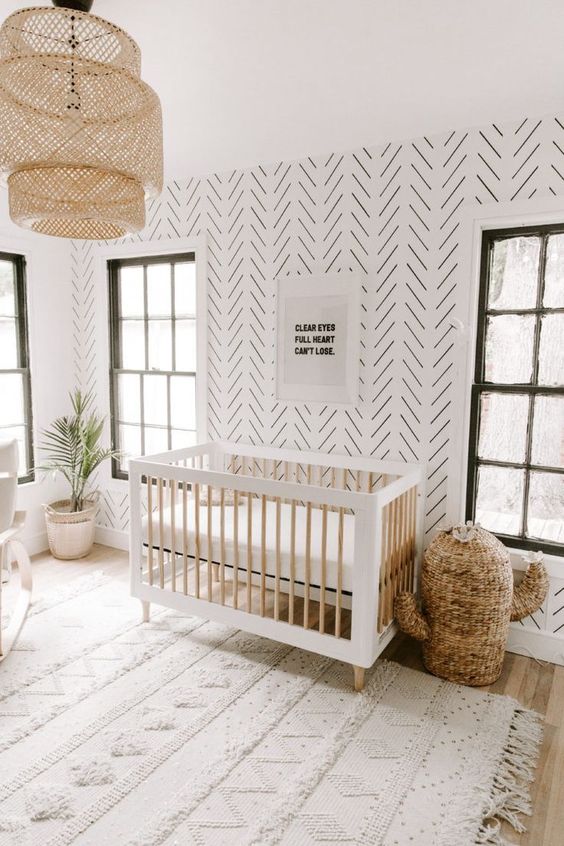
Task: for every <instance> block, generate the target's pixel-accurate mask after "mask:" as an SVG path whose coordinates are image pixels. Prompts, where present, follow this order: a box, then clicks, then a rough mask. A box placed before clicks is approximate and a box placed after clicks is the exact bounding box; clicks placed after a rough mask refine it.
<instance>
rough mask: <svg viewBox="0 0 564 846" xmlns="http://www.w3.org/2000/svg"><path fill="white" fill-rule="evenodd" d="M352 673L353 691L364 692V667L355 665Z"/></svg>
mask: <svg viewBox="0 0 564 846" xmlns="http://www.w3.org/2000/svg"><path fill="white" fill-rule="evenodd" d="M353 672H354V689H355V690H357V691H360V690H364V673H365V669H364V667H357V666H356V664H353Z"/></svg>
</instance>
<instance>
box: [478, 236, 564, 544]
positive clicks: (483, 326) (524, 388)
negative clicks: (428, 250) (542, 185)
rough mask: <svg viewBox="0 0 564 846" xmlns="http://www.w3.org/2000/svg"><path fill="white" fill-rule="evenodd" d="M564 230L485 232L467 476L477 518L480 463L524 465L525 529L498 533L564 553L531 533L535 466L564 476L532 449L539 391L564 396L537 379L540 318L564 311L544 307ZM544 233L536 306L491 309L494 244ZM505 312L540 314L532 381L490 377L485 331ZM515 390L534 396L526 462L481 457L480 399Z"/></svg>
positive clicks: (508, 540) (504, 539)
mask: <svg viewBox="0 0 564 846" xmlns="http://www.w3.org/2000/svg"><path fill="white" fill-rule="evenodd" d="M562 234H564V223H562V224H546V225H542V226H522V227H510V228H503V229H489V230H484V231H483V232H482V246H481V256H480V291H479V300H478V321H477V323H478V325H477V333H476V357H475V364H474V376H473V383H472V395H471V405H470V437H469V444H468V475H467V486H466V519H467V520H474V519H475V514H476V494H477V481H478V468H479V467H480V466H492V467H509V468H516V469H524V471H525V481H524V488H523V504H522V511H521V534H520V535H507V534H503V533H499V532H495V535H496V537H498V538H499V539H500V540H501V541H502V542H503V543H504V544H506V545H507V546H511V547H515V548H516V549H523V550H542V551H543V552H545V553H549V554H552V555H557V556H562V555H563V554H564V544H562V543H557V542H555V541H549V540H543V539H540V538H538V539H537V538H531V537H527V536H526V531H527V512H528V499H529V483H530V474H531V471H533V472H534V471H540V472H547V473H556V474H557V475H562V476H564V469H563V468H556V467H547V466H543V465H537V464H532V463H531V460H530V459H531V448H532V437H533V417H534V402H533V398H534V397H535V396H563V395H564V386H550V385H539V384H538V368H539V347H540V327H541V319H542V317H543V316H544V315H546V314H562V313H564V307H562V308H547V307H545V306H543V296H544V287H545V271H546V246H547V242H548V238H549V236H550V235H562ZM528 236H539V237H541V239H542V240H541V250H540V256H539V270H538V278H537V300H536V304H535V307H534V308H531V309H521V308H516V309H510V308H508V309H488V306H487V303H488V293H489V277H490V267H491V258H492V255H493V247H494V243H495V242H496V241H501V240H506V239H508V238H517V237H528ZM502 314H528V315H529V314H530V315H534V317H535V330H534V346H533V372H532V376H531V382H530V383H511V384H504V383H498V382H486V381H485V351H486V330H487V322H488V317H489V316H490V315H502ZM492 391H493V392H496V393H515V394H526V395H527V396H529V411H528V418H527V434H526V452H525V461H524V462H508V461H494V460H490V459H481V458H478V440H479V435H480V398H481V395H482V394H483V393H488V392H492Z"/></svg>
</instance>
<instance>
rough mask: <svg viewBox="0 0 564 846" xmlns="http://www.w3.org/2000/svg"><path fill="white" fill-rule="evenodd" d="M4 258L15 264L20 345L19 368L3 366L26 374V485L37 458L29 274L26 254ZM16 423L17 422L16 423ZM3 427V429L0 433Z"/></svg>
mask: <svg viewBox="0 0 564 846" xmlns="http://www.w3.org/2000/svg"><path fill="white" fill-rule="evenodd" d="M0 261H9V262H11V263H12V264H13V266H14V288H15V304H16V315H15V320H16V344H17V351H16V352H17V364H18V366H17V367H2V363H1V362H0V373H2V374H5V373H19V374H21V375H22V376H23V402H24V423H23V425H24V428H25V444H26V453H27V461H28V467H27V468H26V472H25V473H24V474H23V476H18V484H20V485H25V484H28V483H29V482H33V481H35V472H34V469H33V467H34V460H33V409H32V404H31V369H30V355H29V330H28V316H27V277H26V259H25V256H22V255H19V254H18V253H7V252H0ZM12 425H13V424H12ZM2 431H3V429H2V428H0V436H1V434H2Z"/></svg>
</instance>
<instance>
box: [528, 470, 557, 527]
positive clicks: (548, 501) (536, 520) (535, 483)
mask: <svg viewBox="0 0 564 846" xmlns="http://www.w3.org/2000/svg"><path fill="white" fill-rule="evenodd" d="M527 523H528V526H527V535H528V536H529V537H533V538H541V539H542V540H549V541H557V542H559V543H562V542H564V476H561V475H560V474H559V473H535V472H532V473H531V479H530V482H529V509H528V514H527Z"/></svg>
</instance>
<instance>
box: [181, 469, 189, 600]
mask: <svg viewBox="0 0 564 846" xmlns="http://www.w3.org/2000/svg"><path fill="white" fill-rule="evenodd" d="M182 592H183V593H184V595H187V594H188V485H187V483H186V482H183V483H182Z"/></svg>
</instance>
